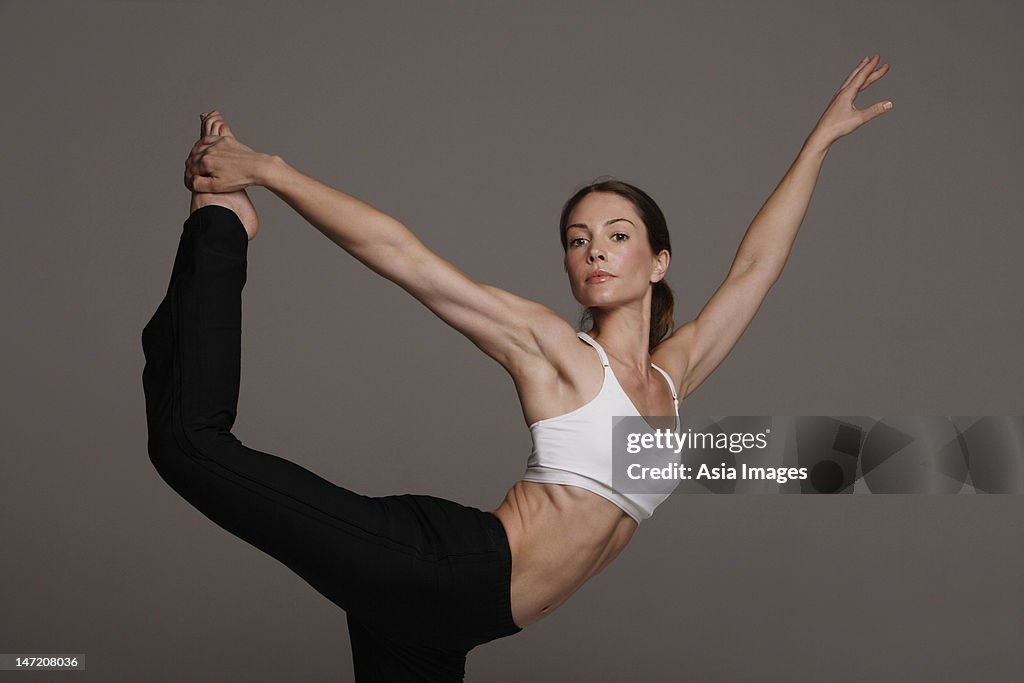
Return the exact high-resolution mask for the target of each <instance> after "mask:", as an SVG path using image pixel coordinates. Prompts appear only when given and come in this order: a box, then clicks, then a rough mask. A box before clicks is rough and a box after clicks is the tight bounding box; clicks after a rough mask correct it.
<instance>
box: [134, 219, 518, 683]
mask: <svg viewBox="0 0 1024 683" xmlns="http://www.w3.org/2000/svg"><path fill="white" fill-rule="evenodd" d="M247 248H248V238H247V235H246V233H245V229H244V228H243V227H242V224H241V222H240V221H239V220H238V217H237V216H236V215H235V214H234V212H232V211H230V210H228V209H225V208H223V207H219V206H208V207H204V208H202V209H200V210H198V211H196V212H194V213H193V214H192V215H191V216H190V217H189V219H188V220H187V221H186V222H185V225H184V230H183V232H182V236H181V241H180V243H179V245H178V251H177V255H176V256H175V259H174V268H173V271H172V273H171V282H170V285H169V286H168V289H167V295H166V296H165V297H164V299H163V301H162V302H161V303H160V305H159V307H158V308H157V310H156V313H155V314H154V315H153V318H152V319H151V320H150V321H149V322H148V323H147V324H146V327H145V329H144V330H143V332H142V346H143V350H144V352H145V356H146V366H145V370H144V371H143V378H142V380H143V386H144V389H145V394H146V419H147V422H148V427H149V444H148V446H149V457H150V459H151V460H152V462H153V465H154V466H155V467H156V469H157V471H158V472H159V473H160V476H161V477H163V479H164V480H165V481H166V482H167V483H168V484H169V485H170V486H171V487H172V488H173V489H174V490H175V491H177V492H178V493H179V494H181V496H182V497H183V498H185V500H187V501H188V502H189V503H191V504H192V505H194V506H195V507H196V508H198V509H199V510H200V511H201V512H202V513H203V514H204V515H206V516H207V517H209V518H210V519H211V520H213V521H214V522H216V523H217V524H218V525H220V526H221V527H223V528H224V529H226V530H228V531H230V532H231V533H232V534H234V535H236V536H238V537H239V538H241V539H243V540H245V541H247V542H248V543H251V544H252V545H254V546H255V547H257V548H259V549H260V550H262V551H264V552H266V553H267V554H269V555H271V556H272V557H274V558H276V559H277V560H279V561H281V562H283V563H284V564H285V565H286V566H288V567H289V568H290V569H292V570H293V571H294V572H295V573H296V574H298V575H299V576H300V577H302V578H303V579H304V580H305V581H306V582H308V583H309V584H310V585H311V586H313V587H314V588H315V589H316V590H317V591H319V592H320V593H321V594H323V595H324V596H326V597H327V598H328V599H329V600H330V601H331V602H333V603H334V604H336V605H338V606H339V607H341V608H342V609H344V610H345V611H346V613H347V616H348V626H349V633H350V638H351V642H352V657H353V660H354V665H355V674H356V679H357V680H359V681H378V680H380V681H413V680H415V681H420V680H424V681H448V680H457V681H461V680H462V679H463V676H464V672H465V662H466V654H467V653H468V652H469V651H470V649H472V648H473V647H475V646H477V645H480V644H482V643H486V642H488V641H491V640H494V639H496V638H501V637H503V636H508V635H512V634H514V633H517V632H519V631H520V630H521V629H520V628H519V627H518V626H516V624H515V622H513V621H512V611H511V603H510V597H509V587H510V579H511V572H512V557H511V552H510V550H509V545H508V538H507V537H506V535H505V530H504V528H503V527H502V525H501V522H500V521H499V520H498V518H497V517H495V516H494V515H493V514H491V513H489V512H485V511H482V510H479V509H477V508H473V507H467V506H465V505H460V504H458V503H454V502H452V501H448V500H443V499H441V498H435V497H433V496H425V495H398V496H383V497H370V496H363V495H360V494H358V493H354V492H352V491H349V490H348V489H345V488H342V487H340V486H336V485H335V484H332V483H331V482H329V481H326V480H325V479H322V478H320V477H318V476H317V475H315V474H313V473H312V472H310V471H308V470H306V469H303V468H302V467H300V466H298V465H296V464H295V463H292V462H290V461H288V460H284V459H283V458H279V457H277V456H275V455H271V454H269V453H262V452H260V451H257V450H253V449H251V448H248V447H246V446H244V445H242V443H241V442H240V441H239V440H238V439H237V438H235V436H234V435H233V434H232V433H231V428H232V426H233V424H234V421H235V415H236V409H237V404H238V388H239V372H240V365H241V329H242V304H241V301H242V288H243V286H244V285H245V279H246V250H247ZM353 398H355V397H353Z"/></svg>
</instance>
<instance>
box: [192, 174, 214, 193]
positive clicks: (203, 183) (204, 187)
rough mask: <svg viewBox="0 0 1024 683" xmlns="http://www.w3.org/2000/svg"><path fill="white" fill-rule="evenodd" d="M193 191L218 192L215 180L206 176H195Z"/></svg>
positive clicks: (193, 178)
mask: <svg viewBox="0 0 1024 683" xmlns="http://www.w3.org/2000/svg"><path fill="white" fill-rule="evenodd" d="M192 191H193V192H216V191H217V190H216V189H215V185H214V179H213V178H208V177H206V176H201V175H198V176H193V177H192Z"/></svg>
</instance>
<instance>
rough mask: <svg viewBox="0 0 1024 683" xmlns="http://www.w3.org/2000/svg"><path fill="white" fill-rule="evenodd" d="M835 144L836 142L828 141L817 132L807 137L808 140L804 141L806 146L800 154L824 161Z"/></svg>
mask: <svg viewBox="0 0 1024 683" xmlns="http://www.w3.org/2000/svg"><path fill="white" fill-rule="evenodd" d="M833 142H835V140H830V139H827V138H826V137H825V136H824V135H822V134H821V133H819V132H818V131H817V130H815V131H814V132H812V133H811V134H810V135H808V136H807V140H805V141H804V146H803V148H802V149H801V150H800V153H801V154H803V155H807V156H813V157H817V158H819V159H824V158H825V156H826V155H827V154H828V151H829V149H830V148H831V147H832V143H833Z"/></svg>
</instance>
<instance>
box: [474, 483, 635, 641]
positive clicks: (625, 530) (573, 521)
mask: <svg viewBox="0 0 1024 683" xmlns="http://www.w3.org/2000/svg"><path fill="white" fill-rule="evenodd" d="M492 513H493V514H494V515H495V516H496V517H497V518H498V519H499V520H501V523H502V525H503V526H504V527H505V533H506V534H507V535H508V543H509V548H510V549H511V550H512V587H511V603H512V619H513V620H514V621H515V622H516V624H517V625H518V626H520V627H526V626H529V625H530V624H533V623H536V622H538V621H540V620H541V619H543V618H544V617H546V616H547V615H549V614H551V613H552V612H553V611H554V610H555V609H557V608H558V607H559V605H561V604H562V603H564V602H565V601H566V600H568V599H569V596H570V595H572V594H573V593H575V592H576V591H577V590H578V589H579V587H580V586H582V585H583V584H584V583H586V582H587V580H588V579H590V578H591V577H592V576H594V575H595V574H598V573H599V572H601V570H603V569H604V568H605V567H606V566H608V564H609V563H610V562H611V561H612V560H614V559H615V558H616V557H617V556H618V554H619V553H620V552H622V549H623V548H625V547H626V544H627V543H629V540H630V538H632V536H633V532H634V531H636V528H637V523H636V522H635V521H633V518H632V517H630V516H629V515H627V514H626V513H625V512H623V511H622V509H621V508H619V507H618V506H616V505H615V504H613V503H612V502H610V501H609V500H607V499H605V498H603V497H601V496H599V495H597V494H596V493H592V492H590V491H588V490H586V489H583V488H579V487H578V486H568V485H562V484H541V483H537V482H531V481H520V482H517V483H516V485H515V486H513V487H512V488H511V489H510V490H509V492H508V494H507V495H506V496H505V500H504V501H502V503H501V505H499V506H498V508H497V509H496V510H493V511H492Z"/></svg>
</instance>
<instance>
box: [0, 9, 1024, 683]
mask: <svg viewBox="0 0 1024 683" xmlns="http://www.w3.org/2000/svg"><path fill="white" fill-rule="evenodd" d="M1022 20H1024V6H1022V5H1020V4H1019V3H1013V2H994V1H988V2H972V3H966V2H963V3H957V2H920V1H917V2H901V3H889V2H856V3H851V2H834V1H826V2H727V3H722V2H712V1H701V2H686V3H670V2H631V3H610V2H600V3H597V2H516V3H512V2H505V3H498V2H487V3H474V2H431V3H401V2H377V3H368V2H367V3H350V2H341V3H339V2H326V1H325V2H295V1H289V2H280V3H268V2H233V3H228V2H212V1H211V2H196V1H185V2H182V1H181V0H175V1H174V2H170V1H166V2H165V1H157V0H151V1H140V2H82V1H65V2H50V1H38V0H36V1H32V2H28V1H17V2H2V3H0V45H3V48H2V50H3V59H2V60H0V87H2V93H3V94H2V98H3V106H2V107H0V117H2V121H3V140H4V142H3V154H2V160H0V188H2V189H0V192H2V202H0V216H2V226H3V248H2V250H0V254H2V266H3V267H2V269H0V284H2V287H0V291H2V293H3V330H4V333H3V335H2V336H0V349H2V362H3V391H2V404H0V420H2V433H0V439H2V440H0V449H2V450H0V457H2V469H0V540H2V545H0V605H2V608H0V652H2V653H85V654H86V656H87V666H88V671H87V672H85V673H77V674H61V675H59V676H58V675H57V674H48V675H47V674H24V673H18V674H14V673H9V674H7V676H10V677H11V678H12V679H13V678H15V677H16V678H17V680H19V681H30V680H72V679H73V680H76V681H78V680H96V681H138V680H145V681H182V680H188V681H224V680H237V681H241V680H245V681H280V680H301V681H327V680H333V681H347V680H350V679H351V653H350V649H349V645H348V639H347V631H346V624H345V615H344V613H343V612H342V611H341V610H339V609H338V608H336V607H335V606H333V605H332V604H330V603H329V602H328V601H327V600H325V599H324V598H322V597H321V596H320V595H319V594H318V593H316V592H315V591H314V590H313V589H312V588H310V587H309V586H308V585H307V584H305V583H304V582H303V581H302V580H301V579H298V578H297V577H296V576H294V575H293V574H292V573H291V572H290V571H289V570H288V569H287V568H285V567H284V566H283V565H281V564H279V563H278V562H276V561H275V560H273V559H271V558H269V557H267V556H265V555H263V554H262V553H260V552H259V551H257V550H255V549H253V548H252V547H250V546H248V545H246V544H245V543H243V542H242V541H239V540H237V539H236V538H234V537H233V536H231V535H230V534H228V533H227V532H225V531H223V530H221V529H220V528H219V527H217V526H215V525H214V524H212V523H211V522H210V521H209V520H207V519H206V518H205V517H203V516H202V515H201V514H200V513H199V512H197V511H196V510H194V509H193V508H191V507H190V506H189V505H188V504H187V503H186V502H185V501H183V500H182V499H181V498H179V497H178V496H177V495H176V494H175V493H174V492H173V491H172V490H171V489H170V488H169V487H168V486H167V485H166V484H164V482H163V481H162V480H161V479H160V478H159V476H158V475H157V473H156V471H155V470H154V469H153V468H152V466H151V465H150V463H149V460H148V456H147V453H146V422H145V407H144V401H143V394H142V379H141V377H142V367H143V356H142V347H141V341H140V336H141V333H142V328H143V325H144V324H145V323H146V321H147V320H148V319H149V317H150V316H151V315H152V313H153V311H154V310H155V308H156V306H157V304H158V303H159V301H160V299H161V298H162V297H163V295H164V293H165V291H166V288H167V284H168V280H169V277H170V269H171V264H172V261H173V257H174V252H175V249H176V245H177V241H178V238H179V236H180V234H181V226H182V223H183V222H184V220H185V218H186V216H187V207H188V199H189V195H188V192H187V190H186V189H185V188H184V186H183V183H182V171H183V161H184V159H185V157H186V155H187V154H188V151H189V149H190V148H191V146H192V144H193V142H194V141H195V139H196V137H197V135H198V128H199V119H198V114H199V113H200V112H202V111H205V110H208V109H211V108H218V109H220V110H221V111H222V112H224V114H225V116H226V118H227V120H228V121H229V123H230V124H231V125H232V127H233V129H234V131H235V133H236V134H237V135H238V137H239V139H241V140H242V141H243V142H245V143H246V144H248V145H250V146H252V147H254V148H256V149H258V150H260V151H264V152H268V153H275V154H280V155H281V156H283V157H284V158H285V159H286V160H287V161H288V162H289V163H291V164H292V165H293V166H295V167H297V168H299V169H300V170H302V171H304V172H305V173H307V174H309V175H312V176H313V177H315V178H318V179H320V180H321V181H323V182H325V183H328V184H330V185H333V186H335V187H338V188H340V189H342V190H344V191H345V192H347V193H350V194H352V195H355V196H356V197H359V198H361V199H363V200H365V201H367V202H369V203H371V204H373V205H374V206H376V207H378V208H380V209H382V210H384V211H387V212H388V213H390V214H392V215H393V216H395V217H397V218H398V219H399V220H401V221H403V222H404V223H405V224H406V225H408V226H409V227H410V228H411V229H412V230H413V231H414V232H415V233H416V234H417V235H419V236H420V237H421V239H422V240H423V241H424V242H425V243H426V244H427V245H428V246H430V247H431V248H433V249H434V250H436V251H437V252H438V253H440V254H441V255H442V256H444V257H445V258H447V259H449V260H450V261H451V262H453V263H454V264H456V265H457V266H458V267H460V268H462V269H463V270H465V271H466V272H467V273H468V274H469V275H470V276H471V277H473V278H475V279H478V280H480V281H482V282H487V283H490V284H494V285H497V286H500V287H503V288H505V289H507V290H509V291H512V292H515V293H517V294H519V295H522V296H525V297H529V298H531V299H534V300H538V301H541V302H543V303H545V304H547V305H549V306H551V307H552V308H554V309H555V310H556V311H558V312H559V313H560V314H561V315H564V316H565V317H566V319H567V320H569V321H572V322H575V321H576V320H577V318H578V315H579V308H578V306H577V304H576V303H575V302H574V301H573V299H572V297H571V295H570V293H569V289H568V284H567V282H566V280H565V274H564V272H563V270H562V264H561V258H562V253H561V248H560V246H559V243H558V235H557V221H558V214H559V211H560V209H561V206H562V204H563V202H564V201H565V200H566V199H567V198H568V197H569V196H570V195H571V194H572V192H573V191H574V190H575V189H576V188H577V187H579V186H580V185H582V184H584V183H586V182H589V181H591V180H593V179H594V178H596V177H598V176H602V175H612V176H615V177H617V178H620V179H623V180H626V181H628V182H632V183H635V184H636V185H638V186H640V187H642V188H644V189H645V190H646V191H647V192H649V193H650V194H651V195H652V196H653V197H654V198H655V199H656V200H657V201H658V202H659V204H660V205H661V207H662V208H663V209H664V211H665V213H666V215H667V217H668V220H669V225H670V229H671V231H672V240H673V262H672V267H671V272H670V273H669V276H668V280H669V282H670V284H671V285H672V287H673V288H674V289H675V292H676V296H677V308H676V317H677V320H678V321H680V322H682V321H685V320H689V319H691V318H692V317H694V316H695V315H696V313H697V312H698V311H699V309H700V307H701V306H702V305H703V303H704V302H705V301H706V300H707V298H708V297H709V296H710V295H711V294H712V292H714V290H715V288H716V287H717V286H718V285H719V284H720V282H721V280H722V278H724V276H725V274H726V272H727V270H728V268H729V265H730V263H731V261H732V257H733V255H734V253H735V249H736V246H737V245H738V243H739V240H740V238H741V237H742V235H743V233H744V231H745V230H746V228H747V226H748V225H749V223H750V221H751V220H752V218H753V217H754V216H755V214H756V213H757V211H758V209H759V208H760V207H761V205H762V204H763V202H764V201H765V200H766V199H767V197H768V196H769V195H770V193H771V192H772V190H773V189H774V188H775V186H776V184H777V183H778V181H779V180H780V179H781V178H782V176H783V174H784V173H785V171H786V169H787V168H788V167H789V165H790V163H791V162H792V161H793V159H794V157H795V156H796V154H797V152H798V150H799V149H800V146H801V144H802V143H803V141H804V139H805V138H806V136H807V135H808V134H809V133H810V131H811V129H812V128H813V126H814V124H815V122H816V121H817V119H818V117H819V116H820V115H821V113H822V112H823V111H824V109H825V107H826V106H827V104H828V102H829V100H830V99H831V97H832V95H833V93H834V92H835V90H836V89H837V88H838V87H839V86H840V85H841V83H842V82H843V80H844V79H845V78H846V76H847V74H849V72H850V70H851V69H852V68H853V67H854V66H855V65H856V64H857V62H858V61H859V60H860V59H861V57H863V56H864V55H867V54H874V53H875V52H878V53H880V54H881V58H882V62H888V63H890V64H891V65H892V67H891V70H890V72H889V73H888V74H887V75H886V76H885V77H884V78H883V79H882V80H881V81H879V82H877V83H876V84H874V85H873V86H871V87H870V88H869V89H868V90H867V91H865V92H863V93H861V95H860V96H859V98H858V100H857V103H858V105H860V106H864V107H866V106H869V105H871V104H873V103H875V102H878V101H881V100H884V99H891V100H892V101H893V102H894V103H895V106H894V109H893V110H892V111H891V112H889V113H888V114H886V115H884V116H883V117H881V118H879V119H876V120H874V121H872V122H870V123H868V124H867V125H866V126H864V127H862V128H861V129H859V130H857V131H856V132H855V133H854V134H853V135H851V136H849V137H846V138H843V139H841V140H840V141H838V142H837V143H836V144H835V145H834V146H833V148H832V150H831V152H830V154H829V156H828V158H827V159H826V162H825V166H824V168H823V170H822V173H821V177H820V181H819V183H818V185H817V188H816V190H815V193H814V196H813V199H812V202H811V205H810V208H809V210H808V212H807V215H806V219H805V221H804V224H803V228H802V230H801V233H800V236H799V238H798V240H797V242H796V246H795V248H794V250H793V253H792V256H791V259H790V262H789V265H788V266H787V268H786V271H785V272H784V274H783V276H782V278H781V280H780V281H779V282H778V283H777V285H776V286H775V288H774V289H773V290H772V291H771V292H770V294H769V296H768V298H767V300H766V301H765V303H764V306H763V308H762V310H761V312H760V313H759V314H758V316H757V318H756V319H755V320H754V322H753V323H752V324H751V326H750V328H749V330H748V331H747V333H746V335H745V336H744V337H743V339H742V340H741V341H740V343H739V344H738V346H737V347H736V348H735V350H734V351H733V353H732V355H731V356H730V357H729V358H728V359H727V360H726V362H725V363H724V364H723V365H722V366H721V368H720V369H719V370H718V371H717V372H716V373H715V374H714V375H713V376H712V377H711V378H710V379H709V380H708V381H707V382H706V383H705V385H704V386H702V387H701V388H700V389H699V390H698V391H697V392H695V393H694V394H693V395H692V396H691V397H690V398H689V399H688V400H687V401H686V402H685V404H684V405H683V407H682V411H683V413H684V414H692V415H879V416H884V415H1021V414H1024V397H1022V394H1021V390H1020V389H1021V383H1022V379H1024V372H1022V371H1024V361H1022V357H1021V353H1020V348H1021V339H1022V332H1024V314H1022V311H1021V305H1020V292H1021V289H1022V284H1024V277H1022V275H1021V269H1020V262H1021V254H1022V247H1024V232H1022V230H1021V222H1020V216H1021V214H1022V209H1024V206H1022V200H1021V194H1020V193H1019V189H1020V187H1021V184H1022V183H1021V181H1022V172H1021V163H1020V159H1021V154H1022V144H1021V135H1020V121H1021V118H1020V111H1021V105H1022V102H1021V87H1020V86H1021V76H1020V64H1021V62H1022V60H1024V47H1022V44H1021V42H1020V40H1019V27H1020V26H1021V22H1022ZM250 194H251V196H252V199H253V201H254V203H255V204H256V207H257V209H258V210H259V212H260V216H261V221H262V222H261V225H262V227H261V230H260V234H259V236H258V237H257V238H256V240H255V241H254V242H252V243H251V244H250V247H249V271H248V284H247V285H246V288H245V292H244V300H243V325H244V329H243V359H242V386H241V398H240V404H239V417H238V421H237V423H236V428H235V434H236V435H237V436H238V437H239V438H240V439H241V440H242V441H243V442H244V443H246V444H247V445H249V446H251V447H253V448H257V449H259V450H263V451H266V452H271V453H275V454H278V455H281V456H282V457H286V458H289V459H292V460H294V461H296V462H298V463H299V464H301V465H303V466H305V467H307V468H310V469H312V470H313V471H315V472H316V473H318V474H319V475H321V476H323V477H325V478H327V479H329V480H331V481H333V482H335V483H338V484H341V485H343V486H347V487H349V488H351V489H354V490H356V491H359V492H361V493H366V494H371V495H384V494H393V493H426V494H432V495H437V496H442V497H447V498H451V499H453V500H457V501H459V502H462V503H465V504H468V505H474V506H477V507H480V508H481V509H493V508H494V507H496V506H497V505H498V504H499V502H500V501H501V499H502V497H503V496H504V494H505V492H506V491H507V489H508V487H509V486H511V485H512V483H513V482H515V481H516V479H517V478H518V477H519V476H520V475H521V474H522V473H523V470H524V468H525V463H526V458H527V455H528V453H529V449H530V440H529V433H528V431H527V429H526V427H525V425H524V423H523V419H522V415H521V412H520V409H519V405H518V401H517V399H516V395H515V391H514V388H513V386H512V383H511V381H510V380H509V378H508V376H507V375H506V374H505V373H504V371H503V370H502V369H501V368H500V367H499V366H498V365H497V364H495V363H494V362H493V361H491V360H490V359H489V358H487V357H486V356H484V355H483V354H481V353H480V352H479V351H478V350H477V349H476V348H475V347H474V346H473V345H472V344H471V343H470V342H468V341H467V340H465V339H464V338H462V337H461V336H460V335H458V334H457V333H456V332H454V331H453V330H452V329H450V328H448V327H446V326H445V325H444V324H443V323H441V322H439V321H438V320H437V319H436V318H434V317H433V316H432V314H431V313H430V312H429V311H427V310H426V309H424V308H423V307H422V306H420V304H418V303H417V302H416V301H415V300H413V299H412V298H411V297H409V296H408V295H407V294H406V293H405V292H403V291H402V290H400V289H399V288H398V287H396V286H394V285H392V284H391V283H389V282H387V281H385V280H383V279H381V278H379V277H378V276H376V275H374V274H373V273H371V272H370V271H369V270H367V269H366V268H364V267H363V266H361V265H359V264H358V263H357V262H356V261H354V260H353V259H352V258H351V257H349V256H348V255H347V254H345V253H344V252H343V251H341V250H340V249H338V248H337V247H336V246H335V245H334V244H333V243H331V242H330V241H329V240H327V239H326V238H325V237H324V236H323V235H321V234H320V233H319V232H318V231H316V229H314V228H312V227H311V226H309V225H308V224H306V223H305V222H304V221H303V220H302V219H301V218H300V217H299V216H298V215H297V214H295V213H293V212H292V211H291V210H290V209H289V208H288V207H287V206H286V205H284V204H283V203H282V202H280V201H279V200H278V199H277V198H276V197H274V196H273V195H272V194H271V193H269V192H268V191H266V190H264V189H262V188H256V189H253V190H251V192H250ZM1022 513H1024V498H1022V497H1020V496H997V495H960V496H944V497H943V496H882V495H876V496H870V495H867V496H860V495H855V496H835V497H832V496H798V495H779V496H713V495H691V496H682V495H676V496H673V497H672V498H670V499H669V500H668V501H667V502H666V503H665V504H664V505H663V506H662V507H660V508H659V509H658V511H657V513H656V514H655V516H654V517H653V518H652V519H651V520H649V521H647V522H646V523H644V524H643V525H642V526H641V528H640V530H639V531H638V533H637V534H636V536H635V538H634V540H633V542H632V544H631V545H630V547H629V548H628V550H627V551H626V552H625V553H623V555H622V556H621V557H620V558H619V559H617V560H616V561H615V562H614V563H613V564H612V565H611V566H610V567H609V568H608V569H606V570H605V571H604V572H603V573H602V574H600V575H598V576H597V577H596V578H594V579H593V580H591V581H590V582H589V583H588V584H587V585H585V586H584V587H583V588H582V589H580V590H579V591H578V592H577V594H576V595H574V596H573V598H572V599H571V600H570V601H569V602H568V603H567V604H566V605H564V606H563V607H562V608H561V609H559V610H558V611H557V612H556V613H555V614H554V615H552V616H551V617H549V618H547V619H545V620H544V621H542V622H540V623H538V624H535V625H533V626H530V627H528V628H526V629H525V630H524V631H523V632H522V633H520V634H518V635H516V636H514V637H512V638H506V639H502V640H499V641H496V642H493V643H490V644H487V645H485V646H482V647H480V648H478V649H476V650H474V651H473V652H472V653H471V654H470V657H469V662H468V665H467V680H471V681H498V682H502V681H523V680H530V681H564V680H573V681H579V682H583V681H619V680H621V681H626V680H646V681H680V680H686V681H864V680H873V681H874V680H877V681H903V680H930V681H947V680H948V681H961V680H977V681H1016V680H1020V676H1021V669H1022V666H1024V654H1022V650H1021V649H1020V648H1019V645H1020V643H1021V642H1022V640H1024V616H1022V615H1024V610H1022V608H1024V587H1022V586H1024V584H1022V583H1021V581H1020V577H1021V576H1022V575H1024V551H1022V548H1021V543H1020V539H1021V532H1022V523H1021V518H1022ZM0 678H4V680H6V678H5V677H4V674H3V673H2V672H0Z"/></svg>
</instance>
